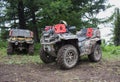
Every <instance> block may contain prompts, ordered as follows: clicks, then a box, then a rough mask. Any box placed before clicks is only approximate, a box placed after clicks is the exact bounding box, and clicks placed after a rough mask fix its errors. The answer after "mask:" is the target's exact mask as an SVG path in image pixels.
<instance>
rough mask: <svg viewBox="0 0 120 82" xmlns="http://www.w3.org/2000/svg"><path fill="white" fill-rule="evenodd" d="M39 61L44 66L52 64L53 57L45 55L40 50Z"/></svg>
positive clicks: (42, 50)
mask: <svg viewBox="0 0 120 82" xmlns="http://www.w3.org/2000/svg"><path fill="white" fill-rule="evenodd" d="M40 59H41V60H42V61H43V62H44V63H46V64H48V63H52V62H54V61H55V57H53V56H51V55H49V54H48V53H46V52H45V51H44V49H43V48H41V49H40Z"/></svg>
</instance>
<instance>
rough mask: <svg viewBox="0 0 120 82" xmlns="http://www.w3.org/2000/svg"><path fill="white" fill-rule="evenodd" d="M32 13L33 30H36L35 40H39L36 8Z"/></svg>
mask: <svg viewBox="0 0 120 82" xmlns="http://www.w3.org/2000/svg"><path fill="white" fill-rule="evenodd" d="M31 13H32V23H33V26H34V27H33V32H34V41H35V42H39V35H38V28H37V26H36V18H35V12H34V10H31Z"/></svg>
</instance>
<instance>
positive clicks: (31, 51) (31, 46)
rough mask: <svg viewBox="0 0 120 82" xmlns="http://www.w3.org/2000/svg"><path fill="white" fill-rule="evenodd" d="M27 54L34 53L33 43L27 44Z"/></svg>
mask: <svg viewBox="0 0 120 82" xmlns="http://www.w3.org/2000/svg"><path fill="white" fill-rule="evenodd" d="M28 54H29V55H33V54H34V45H33V44H30V45H29V48H28Z"/></svg>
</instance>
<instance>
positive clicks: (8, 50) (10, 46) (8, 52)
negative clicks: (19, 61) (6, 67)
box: [7, 43, 13, 55]
mask: <svg viewBox="0 0 120 82" xmlns="http://www.w3.org/2000/svg"><path fill="white" fill-rule="evenodd" d="M7 54H8V55H12V54H13V46H12V44H11V43H8V48H7Z"/></svg>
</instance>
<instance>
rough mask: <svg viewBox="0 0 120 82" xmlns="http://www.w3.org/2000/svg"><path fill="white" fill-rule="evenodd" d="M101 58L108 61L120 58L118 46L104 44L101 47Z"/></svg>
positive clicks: (119, 47)
mask: <svg viewBox="0 0 120 82" xmlns="http://www.w3.org/2000/svg"><path fill="white" fill-rule="evenodd" d="M102 53H103V57H102V58H103V59H105V60H108V61H111V60H112V61H119V60H120V46H117V47H116V46H114V45H110V46H109V45H106V46H105V47H104V48H103V52H102Z"/></svg>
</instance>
